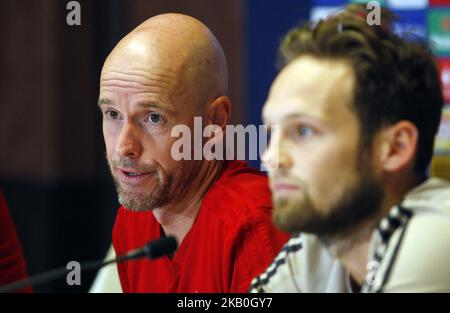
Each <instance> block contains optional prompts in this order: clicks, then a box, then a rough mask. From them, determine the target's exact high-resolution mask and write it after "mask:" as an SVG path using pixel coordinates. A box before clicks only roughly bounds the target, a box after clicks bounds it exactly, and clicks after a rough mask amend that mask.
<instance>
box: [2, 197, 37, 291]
mask: <svg viewBox="0 0 450 313" xmlns="http://www.w3.org/2000/svg"><path fill="white" fill-rule="evenodd" d="M26 277H27V271H26V263H25V259H24V258H23V255H22V247H21V246H20V242H19V239H18V238H17V234H16V229H15V227H14V224H13V221H12V220H11V216H10V215H9V210H8V206H7V205H6V200H5V198H4V197H3V193H2V192H1V191H0V286H1V285H5V284H9V283H12V282H14V281H16V280H20V279H24V278H26ZM20 291H22V292H30V291H31V288H25V289H22V290H20Z"/></svg>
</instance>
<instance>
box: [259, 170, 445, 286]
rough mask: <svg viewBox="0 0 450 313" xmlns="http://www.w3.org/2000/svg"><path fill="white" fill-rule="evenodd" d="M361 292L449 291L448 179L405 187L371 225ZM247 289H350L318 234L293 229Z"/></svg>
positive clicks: (341, 269) (342, 269) (346, 276)
mask: <svg viewBox="0 0 450 313" xmlns="http://www.w3.org/2000/svg"><path fill="white" fill-rule="evenodd" d="M367 268H368V273H367V277H366V281H365V283H364V285H363V287H362V289H361V291H362V292H450V182H449V181H447V180H443V179H438V178H431V179H429V180H427V181H426V182H424V183H423V184H421V185H419V186H417V187H416V188H414V189H413V190H411V191H410V192H409V193H408V194H407V195H406V197H405V199H404V200H403V201H402V203H401V204H400V205H398V206H395V207H393V208H392V209H391V210H390V212H389V214H388V216H386V217H385V218H384V219H383V220H382V221H381V222H380V224H379V226H378V227H377V229H375V230H374V232H373V235H372V239H371V243H370V248H369V262H368V264H367ZM250 291H251V292H352V290H351V286H350V276H349V274H348V272H347V271H346V270H345V268H344V267H343V266H342V264H341V263H340V262H339V261H338V260H337V259H335V258H334V257H333V256H332V255H331V254H330V252H329V251H328V249H327V248H326V247H325V246H324V245H323V244H322V243H321V242H320V241H319V239H318V238H317V237H316V236H314V235H310V234H305V233H300V234H295V235H293V236H292V238H291V239H290V240H289V241H288V242H287V243H286V244H285V246H284V247H283V249H282V251H281V252H280V253H279V254H278V256H277V257H276V258H275V259H274V261H273V262H272V264H271V265H270V266H269V267H268V268H267V270H266V271H265V272H264V273H263V274H261V275H259V276H258V277H256V278H255V279H254V280H253V281H252V284H251V288H250Z"/></svg>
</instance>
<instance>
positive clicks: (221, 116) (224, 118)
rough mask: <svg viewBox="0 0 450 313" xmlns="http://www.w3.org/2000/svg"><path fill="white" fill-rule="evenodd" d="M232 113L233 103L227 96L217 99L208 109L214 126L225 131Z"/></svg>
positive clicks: (210, 120) (209, 117)
mask: <svg viewBox="0 0 450 313" xmlns="http://www.w3.org/2000/svg"><path fill="white" fill-rule="evenodd" d="M230 113H231V102H230V99H229V98H228V97H226V96H221V97H219V98H217V99H215V100H214V101H213V102H212V103H211V104H210V105H209V108H208V113H207V114H208V119H209V122H210V123H211V124H213V125H217V126H219V127H220V128H222V130H225V127H226V126H227V123H228V119H229V118H230Z"/></svg>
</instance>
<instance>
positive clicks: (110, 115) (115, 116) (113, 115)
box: [105, 110, 119, 120]
mask: <svg viewBox="0 0 450 313" xmlns="http://www.w3.org/2000/svg"><path fill="white" fill-rule="evenodd" d="M105 116H106V117H107V118H108V119H110V120H117V119H118V118H119V113H118V112H117V111H113V110H107V111H106V112H105Z"/></svg>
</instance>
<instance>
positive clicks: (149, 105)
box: [99, 14, 231, 210]
mask: <svg viewBox="0 0 450 313" xmlns="http://www.w3.org/2000/svg"><path fill="white" fill-rule="evenodd" d="M227 81H228V75H227V68H226V61H225V56H224V53H223V51H222V48H221V47H220V44H219V43H218V41H217V39H216V38H215V37H214V35H213V34H212V33H211V31H210V30H209V29H208V28H207V27H206V26H205V25H203V24H202V23H200V22H199V21H197V20H196V19H194V18H192V17H189V16H185V15H181V14H163V15H159V16H156V17H153V18H151V19H149V20H147V21H145V22H144V23H142V24H141V25H139V26H138V27H137V28H136V29H134V30H133V31H132V32H131V33H129V34H128V35H127V36H126V37H125V38H123V39H122V40H121V41H120V42H119V43H118V44H117V46H116V47H115V48H114V49H113V51H112V52H111V54H110V55H109V56H108V58H107V60H106V61H105V64H104V66H103V69H102V73H101V78H100V99H99V106H100V109H101V111H102V114H103V136H104V139H105V144H106V153H107V158H108V163H109V166H110V169H111V173H112V176H113V178H114V181H115V182H116V186H117V191H118V194H119V201H120V203H121V204H122V205H124V206H125V207H127V208H131V209H135V210H147V209H153V208H158V207H161V206H165V205H168V204H170V203H177V202H179V201H180V198H182V197H183V196H184V195H186V194H187V193H190V192H195V191H196V190H197V191H198V190H202V189H201V186H200V185H201V184H202V183H204V182H207V181H208V180H207V179H206V180H205V179H204V177H203V176H202V175H200V176H199V173H201V169H202V168H209V167H210V166H211V164H213V163H212V161H211V162H210V161H209V160H204V159H202V160H192V159H186V160H184V159H183V160H179V159H176V158H174V157H173V154H172V149H173V148H174V147H176V145H175V143H176V142H177V140H178V137H177V135H176V132H175V135H172V133H173V130H174V129H175V130H176V129H177V128H176V127H175V126H180V125H183V126H187V127H188V128H189V129H190V133H191V134H195V133H197V132H198V131H199V130H198V129H196V128H195V127H196V126H195V125H196V123H195V120H196V119H195V117H197V116H200V117H202V118H203V119H202V121H203V123H202V126H201V127H207V125H211V124H213V125H216V126H219V127H220V128H221V129H225V128H226V124H227V121H228V117H229V114H230V106H231V104H230V102H229V99H228V98H227V97H226V93H227ZM183 129H185V128H183ZM200 133H201V134H202V133H203V132H202V131H201V130H200ZM217 138H218V140H220V138H221V137H220V136H218V137H217ZM190 139H191V140H192V139H193V138H190ZM194 148H196V146H195V145H194ZM185 149H186V151H189V150H191V148H188V147H187V146H186V148H185V147H183V151H185ZM201 152H203V149H202V151H201ZM218 162H220V161H217V162H216V163H215V164H218ZM214 168H216V170H217V169H218V168H220V166H218V165H217V166H214ZM204 172H205V173H210V175H212V177H214V175H215V172H214V171H210V170H204ZM197 180H198V181H197ZM195 181H197V182H195Z"/></svg>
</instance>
